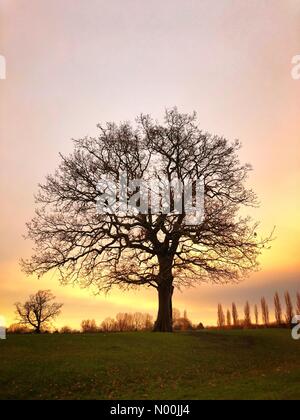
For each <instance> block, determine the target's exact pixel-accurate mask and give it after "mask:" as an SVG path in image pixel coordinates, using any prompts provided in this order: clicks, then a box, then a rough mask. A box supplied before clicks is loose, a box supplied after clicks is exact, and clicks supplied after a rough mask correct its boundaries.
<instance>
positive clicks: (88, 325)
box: [81, 319, 99, 334]
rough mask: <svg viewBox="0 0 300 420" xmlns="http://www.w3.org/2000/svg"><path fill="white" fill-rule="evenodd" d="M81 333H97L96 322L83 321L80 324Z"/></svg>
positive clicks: (90, 320) (92, 320)
mask: <svg viewBox="0 0 300 420" xmlns="http://www.w3.org/2000/svg"><path fill="white" fill-rule="evenodd" d="M81 331H82V332H83V333H89V334H91V333H96V332H98V331H99V328H98V327H97V324H96V321H95V320H94V319H85V320H83V321H82V322H81Z"/></svg>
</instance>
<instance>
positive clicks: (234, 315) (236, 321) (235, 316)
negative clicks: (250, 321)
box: [232, 303, 239, 327]
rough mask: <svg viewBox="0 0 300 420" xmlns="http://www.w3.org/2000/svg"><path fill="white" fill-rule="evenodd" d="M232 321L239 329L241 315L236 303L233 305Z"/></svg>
mask: <svg viewBox="0 0 300 420" xmlns="http://www.w3.org/2000/svg"><path fill="white" fill-rule="evenodd" d="M232 321H233V325H234V327H238V325H239V314H238V311H237V308H236V304H235V303H233V304H232Z"/></svg>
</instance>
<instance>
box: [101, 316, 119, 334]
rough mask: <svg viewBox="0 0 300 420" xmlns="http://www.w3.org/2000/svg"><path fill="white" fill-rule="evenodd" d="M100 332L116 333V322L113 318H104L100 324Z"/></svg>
mask: <svg viewBox="0 0 300 420" xmlns="http://www.w3.org/2000/svg"><path fill="white" fill-rule="evenodd" d="M101 331H103V332H112V331H116V321H115V320H114V319H113V318H110V317H108V318H105V319H104V321H102V323H101Z"/></svg>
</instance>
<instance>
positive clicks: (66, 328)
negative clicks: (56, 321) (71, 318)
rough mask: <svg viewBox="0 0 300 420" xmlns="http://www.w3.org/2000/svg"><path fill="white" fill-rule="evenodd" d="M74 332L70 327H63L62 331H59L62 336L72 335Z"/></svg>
mask: <svg viewBox="0 0 300 420" xmlns="http://www.w3.org/2000/svg"><path fill="white" fill-rule="evenodd" d="M72 332H73V330H72V328H71V327H69V326H68V325H65V326H63V327H61V329H60V330H59V333H60V334H72Z"/></svg>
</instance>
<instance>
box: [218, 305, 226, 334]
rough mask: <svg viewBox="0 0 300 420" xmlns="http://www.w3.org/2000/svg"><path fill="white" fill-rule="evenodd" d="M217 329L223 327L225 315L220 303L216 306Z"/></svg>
mask: <svg viewBox="0 0 300 420" xmlns="http://www.w3.org/2000/svg"><path fill="white" fill-rule="evenodd" d="M218 327H220V328H223V327H225V315H224V311H223V307H222V305H221V304H220V303H219V305H218Z"/></svg>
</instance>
